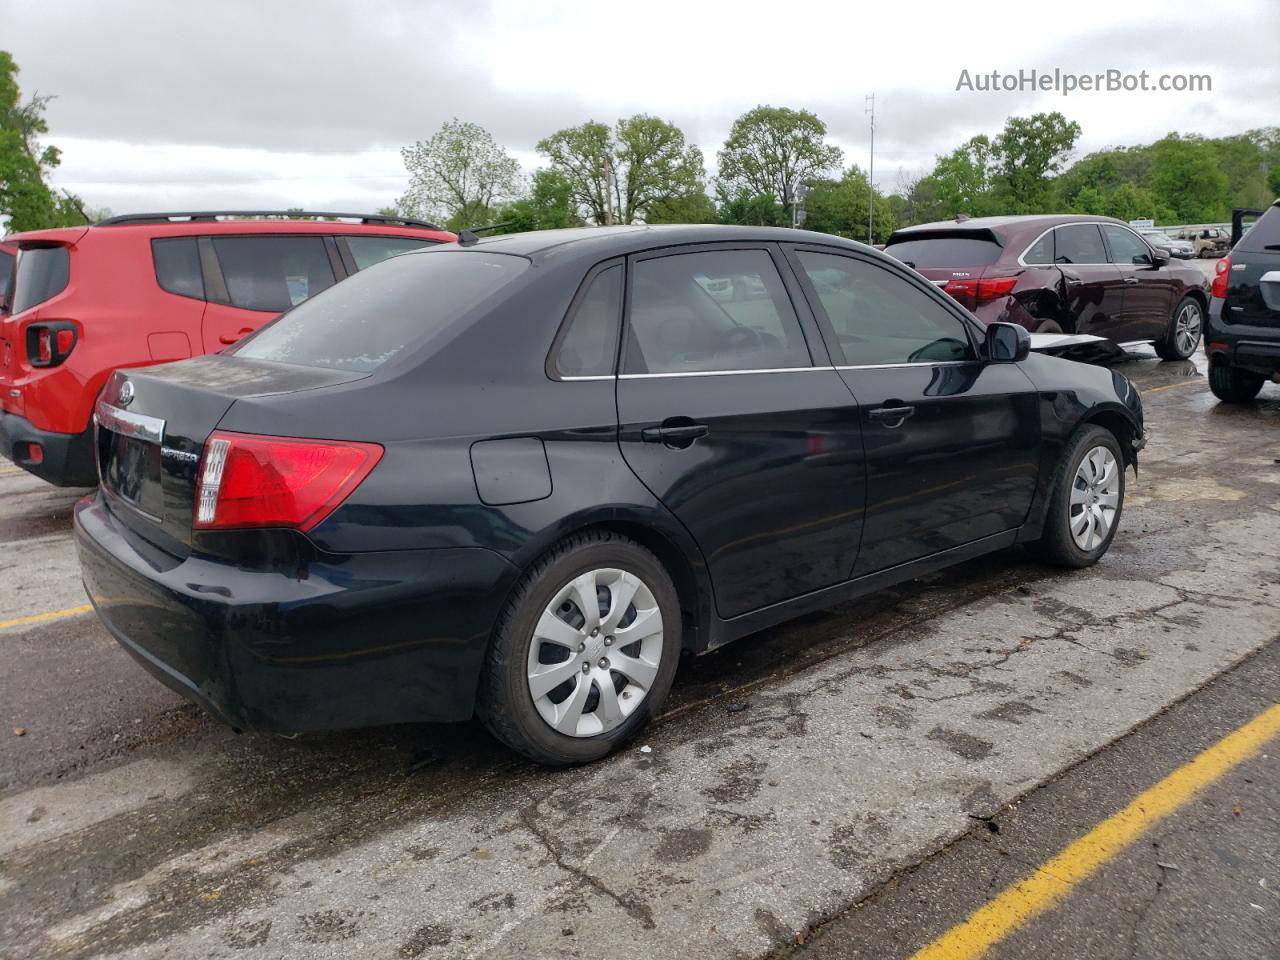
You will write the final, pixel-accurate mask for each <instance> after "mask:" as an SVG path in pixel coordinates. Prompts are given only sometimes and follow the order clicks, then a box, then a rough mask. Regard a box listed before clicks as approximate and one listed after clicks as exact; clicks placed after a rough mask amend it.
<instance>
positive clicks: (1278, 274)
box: [1205, 200, 1280, 403]
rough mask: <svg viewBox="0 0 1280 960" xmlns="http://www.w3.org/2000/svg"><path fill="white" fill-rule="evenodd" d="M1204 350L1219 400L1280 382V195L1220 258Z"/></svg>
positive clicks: (1244, 398) (1242, 397)
mask: <svg viewBox="0 0 1280 960" xmlns="http://www.w3.org/2000/svg"><path fill="white" fill-rule="evenodd" d="M1205 352H1206V353H1207V354H1208V355H1209V387H1210V389H1212V390H1213V392H1214V395H1215V396H1216V397H1217V398H1218V399H1219V400H1223V401H1226V402H1228V403H1246V402H1248V401H1250V400H1252V399H1253V398H1254V397H1256V396H1257V395H1258V391H1259V390H1261V389H1262V385H1263V383H1264V382H1265V381H1266V380H1268V379H1272V380H1275V381H1276V382H1280V200H1277V201H1276V202H1275V203H1274V204H1273V205H1272V206H1271V207H1270V208H1269V209H1267V210H1266V211H1265V212H1264V213H1263V214H1262V216H1261V217H1259V218H1258V220H1256V221H1255V222H1254V223H1253V225H1252V226H1251V227H1250V228H1249V229H1248V230H1246V231H1244V235H1243V236H1242V237H1241V238H1240V240H1239V241H1238V242H1237V243H1236V245H1235V246H1234V247H1232V248H1231V253H1230V254H1228V255H1227V256H1225V257H1223V258H1222V259H1221V260H1219V261H1218V264H1217V273H1216V274H1215V276H1214V278H1213V302H1212V303H1211V304H1210V307H1209V321H1208V326H1207V328H1206V330H1205Z"/></svg>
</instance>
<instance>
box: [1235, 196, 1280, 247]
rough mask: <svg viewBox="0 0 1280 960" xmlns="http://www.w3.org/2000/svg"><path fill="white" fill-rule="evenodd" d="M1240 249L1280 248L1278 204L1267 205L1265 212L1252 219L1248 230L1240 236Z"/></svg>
mask: <svg viewBox="0 0 1280 960" xmlns="http://www.w3.org/2000/svg"><path fill="white" fill-rule="evenodd" d="M1240 249H1241V250H1243V251H1248V250H1277V249H1280V206H1272V207H1269V208H1268V209H1267V211H1266V213H1264V214H1263V215H1262V216H1261V217H1259V218H1258V219H1257V220H1255V221H1254V224H1253V227H1252V228H1250V230H1249V232H1248V233H1246V234H1245V235H1244V236H1243V237H1241V238H1240Z"/></svg>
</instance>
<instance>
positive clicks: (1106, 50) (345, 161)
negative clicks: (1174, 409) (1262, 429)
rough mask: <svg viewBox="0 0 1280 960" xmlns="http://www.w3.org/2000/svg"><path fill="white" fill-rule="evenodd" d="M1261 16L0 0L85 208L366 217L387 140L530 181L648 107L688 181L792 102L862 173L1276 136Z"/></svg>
mask: <svg viewBox="0 0 1280 960" xmlns="http://www.w3.org/2000/svg"><path fill="white" fill-rule="evenodd" d="M1277 39H1280V3H1276V2H1271V0H1255V2H1249V0H1236V2H1225V3H1224V2H1220V0H1217V2H1212V3H1211V2H1208V0H1192V2H1175V0H1150V2H1142V3H1130V4H1120V3H1115V2H1114V0H1107V2H1092V0H1070V2H1066V0H1061V2H1060V3H1058V4H1054V3H1040V4H1030V3H1026V2H1025V0H1023V2H1010V3H981V4H973V3H971V4H957V3H954V2H946V3H933V4H931V3H926V2H922V0H914V2H910V3H889V4H884V3H882V4H876V5H875V6H874V7H872V6H870V5H865V4H854V3H849V2H836V3H829V4H824V3H819V2H808V3H802V4H790V3H779V2H772V3H751V2H744V0H736V2H724V3H721V2H709V0H681V2H665V0H648V2H641V3H616V4H613V3H608V2H606V0H595V2H571V0H538V2H530V0H524V2H520V0H516V2H507V0H492V2H480V0H470V2H464V0H456V2H432V0H379V2H374V0H296V2H295V0H206V2H201V3H186V2H176V0H153V2H148V0H112V2H102V0H0V47H3V48H4V49H7V50H9V51H10V52H11V53H12V54H13V55H14V57H15V59H16V60H17V62H18V64H19V66H20V67H21V70H22V73H21V75H20V78H19V80H20V82H21V84H22V87H23V90H24V92H25V93H27V94H30V93H32V92H36V91H38V92H40V93H42V94H53V95H55V96H56V99H55V100H54V101H53V102H52V104H51V105H50V108H49V112H48V120H49V127H50V135H49V137H48V141H49V142H51V143H54V144H56V145H57V146H59V147H60V148H62V150H63V156H64V162H63V165H62V167H61V168H60V169H59V171H58V173H57V176H56V184H57V185H58V186H60V187H65V188H67V189H70V190H73V191H74V192H76V193H78V194H80V195H81V196H82V197H84V198H85V200H86V201H87V202H88V204H90V205H91V206H93V207H110V208H111V209H112V210H114V211H115V212H117V213H122V212H128V211H137V210H155V209H191V208H197V209H208V208H211V207H234V206H255V207H256V206H266V207H271V208H277V207H290V206H305V207H309V208H311V209H353V210H369V209H376V208H378V207H381V206H385V205H387V204H389V203H391V202H392V201H394V199H395V198H396V197H397V196H398V195H399V194H400V193H402V192H403V190H404V188H405V185H406V183H407V176H406V174H405V171H404V168H403V165H402V163H401V161H400V156H399V148H400V147H401V146H403V145H404V144H407V143H410V142H412V141H414V140H417V139H422V138H425V137H427V136H429V135H430V134H431V133H432V132H433V131H434V130H435V129H436V128H437V127H439V125H440V124H441V122H443V121H444V120H447V119H448V118H450V117H453V116H457V117H459V118H461V119H464V120H471V121H474V122H476V123H479V124H481V125H482V126H484V127H487V128H488V129H489V130H490V131H491V132H492V133H493V135H494V136H495V137H496V138H497V139H498V140H499V141H500V142H502V143H503V144H504V145H506V147H507V148H508V150H509V151H510V152H511V153H512V154H513V155H514V156H516V157H517V158H518V159H519V160H520V161H521V163H522V164H523V165H524V166H525V168H526V169H527V170H531V169H533V168H534V167H535V166H536V165H537V163H538V156H537V154H536V152H535V150H534V145H535V144H536V142H537V141H538V140H539V139H540V138H541V137H543V136H545V135H547V134H548V133H550V132H552V131H554V130H556V129H558V128H560V127H564V126H569V125H573V124H577V123H581V122H583V121H584V120H587V119H596V120H603V121H612V120H614V119H616V118H617V117H619V116H624V115H630V114H632V113H636V112H641V111H643V112H648V113H653V114H656V115H658V116H661V117H663V118H665V119H668V120H671V121H674V122H675V123H677V124H679V125H680V126H681V127H682V128H683V129H684V131H685V133H686V135H687V136H688V137H689V139H690V140H692V141H693V142H694V143H697V144H698V145H699V146H701V147H702V149H703V151H704V153H705V154H706V157H707V165H708V168H714V165H715V152H716V149H717V148H718V147H719V145H720V144H721V143H722V142H723V140H724V137H725V135H726V133H727V132H728V129H729V126H730V124H731V123H732V121H733V119H734V117H736V116H737V115H739V114H740V113H742V112H743V111H745V110H748V109H750V108H751V107H754V106H756V105H757V104H760V103H768V104H774V105H779V106H784V105H785V106H792V107H803V108H807V109H810V110H813V111H815V112H816V113H817V114H818V115H819V116H820V117H821V118H822V119H823V120H824V121H825V122H826V123H827V125H828V128H829V130H830V136H831V139H832V140H833V141H834V142H836V143H838V144H839V145H840V146H841V147H843V148H844V150H845V155H846V160H847V161H851V162H856V163H858V164H860V165H862V166H863V167H864V168H865V166H866V163H867V155H868V147H869V143H868V124H867V118H866V116H865V114H864V105H865V97H866V95H867V94H869V93H872V92H875V94H876V128H877V133H876V182H877V184H879V185H880V186H881V187H882V188H883V189H890V190H891V189H892V188H893V187H894V185H895V183H896V182H897V179H898V176H899V173H900V172H924V171H926V170H927V169H928V168H929V167H930V166H931V165H932V161H933V158H934V156H935V155H936V154H938V153H943V152H947V151H948V150H950V149H952V148H953V147H954V146H956V145H957V144H958V143H960V142H962V141H963V140H965V139H967V138H968V137H970V136H972V135H974V134H976V133H983V132H987V133H994V132H997V131H998V130H999V128H1000V127H1001V126H1002V124H1003V122H1004V120H1005V118H1006V117H1008V116H1009V115H1011V114H1026V113H1031V112H1034V111H1037V110H1053V109H1056V110H1061V111H1062V112H1063V113H1065V114H1066V115H1067V116H1068V117H1069V118H1071V119H1073V120H1076V121H1078V122H1079V123H1080V125H1081V126H1082V127H1083V128H1084V135H1083V137H1082V139H1081V141H1080V144H1079V147H1078V150H1077V154H1082V153H1085V152H1088V151H1089V150H1092V149H1097V148H1099V147H1103V146H1107V145H1111V144H1132V143H1142V142H1147V141H1150V140H1153V139H1155V138H1157V137H1160V136H1162V135H1163V134H1165V133H1166V132H1168V131H1170V130H1180V131H1184V132H1195V133H1201V134H1205V135H1208V136H1217V135H1223V134H1230V133H1238V132H1241V131H1244V130H1247V129H1250V128H1254V127H1260V126H1269V125H1280V57H1278V56H1277V54H1276V41H1277ZM1055 68H1057V69H1060V70H1062V71H1065V72H1072V73H1077V74H1087V73H1088V74H1091V73H1095V72H1100V71H1105V70H1108V69H1115V70H1120V71H1126V72H1134V73H1136V72H1138V71H1140V70H1147V71H1149V72H1150V73H1151V75H1152V76H1153V77H1155V76H1157V75H1159V74H1162V73H1205V74H1209V75H1210V76H1211V78H1212V92H1209V93H1174V92H1168V93H1159V92H1145V93H1143V92H1133V93H1124V92H1115V93H1108V92H1100V93H1081V92H1076V93H1073V94H1071V95H1070V96H1066V97H1063V96H1062V95H1061V94H1060V93H1053V92H1031V91H1027V92H1010V93H982V92H969V91H957V90H956V85H957V81H958V79H959V77H960V73H961V70H968V71H970V73H971V74H974V75H976V74H978V73H984V72H990V71H992V70H1000V71H1005V72H1017V71H1018V70H1031V69H1038V70H1041V71H1046V70H1047V71H1052V70H1054V69H1055Z"/></svg>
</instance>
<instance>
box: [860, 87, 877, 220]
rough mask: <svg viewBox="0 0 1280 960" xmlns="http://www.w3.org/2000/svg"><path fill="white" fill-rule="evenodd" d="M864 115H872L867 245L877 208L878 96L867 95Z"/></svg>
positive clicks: (868, 176) (868, 178)
mask: <svg viewBox="0 0 1280 960" xmlns="http://www.w3.org/2000/svg"><path fill="white" fill-rule="evenodd" d="M862 112H863V113H869V114H871V165H870V166H869V167H868V168H867V243H868V244H870V243H871V222H872V214H874V213H875V207H876V95H875V94H874V93H870V94H867V97H866V99H865V101H864V107H863V111H862Z"/></svg>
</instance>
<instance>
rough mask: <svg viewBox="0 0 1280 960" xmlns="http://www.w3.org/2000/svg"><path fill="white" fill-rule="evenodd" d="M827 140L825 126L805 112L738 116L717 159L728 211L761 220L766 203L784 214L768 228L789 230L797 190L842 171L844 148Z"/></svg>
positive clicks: (772, 110)
mask: <svg viewBox="0 0 1280 960" xmlns="http://www.w3.org/2000/svg"><path fill="white" fill-rule="evenodd" d="M826 136H827V125H826V124H825V123H823V122H822V121H821V120H819V119H818V118H817V116H815V115H814V114H812V113H810V112H809V111H807V110H791V109H788V108H786V107H769V106H759V107H756V108H755V109H754V110H748V111H747V112H746V113H744V114H743V115H742V116H740V117H739V118H738V119H737V120H735V121H734V122H733V127H732V128H730V130H729V138H728V139H727V140H726V141H725V143H724V148H723V149H722V150H721V151H720V152H719V154H718V160H719V178H718V179H719V184H718V189H719V191H720V193H721V195H722V196H723V197H725V198H729V201H728V206H729V207H730V209H737V208H741V209H743V210H744V211H746V212H748V213H749V214H754V215H757V216H758V215H762V214H764V213H766V211H767V207H768V205H767V204H766V203H764V202H763V201H762V199H761V198H766V197H767V198H769V199H770V200H771V201H772V203H773V204H774V205H775V206H776V207H777V208H781V209H782V211H783V215H782V216H780V217H779V216H777V212H776V210H775V211H774V212H773V213H772V214H771V215H772V216H773V219H772V220H771V221H769V222H773V223H785V224H788V225H789V224H790V222H791V217H790V209H789V208H790V205H791V203H792V199H793V197H794V195H795V188H796V187H797V186H799V185H800V184H802V183H805V182H806V181H809V180H812V179H814V178H817V177H821V176H822V175H824V174H826V173H828V172H830V171H832V170H835V169H837V168H838V167H839V166H840V160H841V157H842V154H841V151H840V148H839V147H837V146H834V145H832V144H829V143H827V142H826ZM745 222H754V221H753V220H752V221H745Z"/></svg>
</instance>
